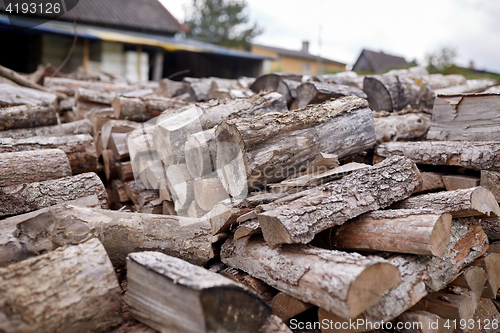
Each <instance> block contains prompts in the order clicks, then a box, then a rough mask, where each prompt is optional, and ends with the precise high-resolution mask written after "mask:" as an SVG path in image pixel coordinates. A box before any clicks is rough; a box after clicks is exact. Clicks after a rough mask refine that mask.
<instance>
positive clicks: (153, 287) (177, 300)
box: [125, 252, 271, 333]
mask: <svg viewBox="0 0 500 333" xmlns="http://www.w3.org/2000/svg"><path fill="white" fill-rule="evenodd" d="M127 280H128V290H127V293H126V294H125V302H126V303H127V304H128V306H129V310H130V312H131V313H132V315H133V316H134V317H135V318H136V319H138V320H139V321H141V322H143V323H145V324H147V325H148V326H151V327H153V328H155V329H157V330H160V331H165V330H168V331H179V332H180V331H182V332H192V333H201V332H242V333H243V332H245V333H251V332H257V331H258V330H259V328H260V327H261V326H262V325H263V324H264V323H265V321H266V319H267V318H268V316H269V315H270V314H271V309H270V308H269V307H268V306H267V305H266V303H265V302H264V301H263V300H261V299H260V298H258V297H257V296H255V295H254V294H253V293H252V292H250V291H249V290H248V289H247V288H245V287H244V286H243V285H241V284H238V283H236V282H233V281H231V280H230V279H228V278H225V277H223V276H221V275H219V274H216V273H213V272H210V271H209V270H206V269H204V268H201V267H197V266H194V265H191V264H189V263H187V262H185V261H183V260H181V259H177V258H173V257H170V256H167V255H164V254H162V253H157V252H138V253H131V254H130V255H129V256H128V258H127ZM159 291H161V292H159ZM153 304H154V305H153Z"/></svg>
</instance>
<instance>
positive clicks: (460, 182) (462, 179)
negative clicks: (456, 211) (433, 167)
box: [442, 175, 480, 191]
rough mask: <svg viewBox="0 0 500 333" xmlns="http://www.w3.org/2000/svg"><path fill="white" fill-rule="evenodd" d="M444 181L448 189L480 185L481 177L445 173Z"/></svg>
mask: <svg viewBox="0 0 500 333" xmlns="http://www.w3.org/2000/svg"><path fill="white" fill-rule="evenodd" d="M442 178H443V183H444V186H445V187H446V191H454V190H459V189H466V188H473V187H478V186H479V182H480V179H479V177H475V176H468V175H443V177H442Z"/></svg>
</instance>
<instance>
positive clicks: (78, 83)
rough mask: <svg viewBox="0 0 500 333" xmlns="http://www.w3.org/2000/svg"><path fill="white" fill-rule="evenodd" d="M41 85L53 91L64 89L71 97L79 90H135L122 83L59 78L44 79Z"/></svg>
mask: <svg viewBox="0 0 500 333" xmlns="http://www.w3.org/2000/svg"><path fill="white" fill-rule="evenodd" d="M43 85H44V87H46V88H50V89H52V90H55V91H59V89H64V91H66V92H68V94H69V95H71V96H73V95H74V93H75V92H76V91H77V90H78V89H79V88H87V89H92V90H97V91H127V90H133V89H135V87H134V86H130V85H128V84H126V83H123V82H120V83H117V82H112V83H111V82H101V81H87V80H74V79H69V78H60V77H46V78H45V80H44V82H43ZM70 92H71V93H70Z"/></svg>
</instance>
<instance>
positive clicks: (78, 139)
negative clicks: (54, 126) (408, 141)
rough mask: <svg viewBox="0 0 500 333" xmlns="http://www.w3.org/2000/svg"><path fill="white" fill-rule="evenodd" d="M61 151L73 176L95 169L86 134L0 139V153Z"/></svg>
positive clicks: (91, 148)
mask: <svg viewBox="0 0 500 333" xmlns="http://www.w3.org/2000/svg"><path fill="white" fill-rule="evenodd" d="M57 148H59V149H61V150H62V151H64V152H65V153H66V155H67V156H68V159H69V163H70V165H71V171H72V172H73V174H79V173H84V172H92V171H95V170H96V167H97V156H96V151H95V147H94V141H93V139H92V137H91V136H90V135H88V134H78V135H66V136H61V137H38V136H36V137H31V138H24V139H10V138H0V153H7V152H18V151H28V150H39V149H57Z"/></svg>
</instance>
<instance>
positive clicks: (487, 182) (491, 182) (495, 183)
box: [479, 170, 500, 202]
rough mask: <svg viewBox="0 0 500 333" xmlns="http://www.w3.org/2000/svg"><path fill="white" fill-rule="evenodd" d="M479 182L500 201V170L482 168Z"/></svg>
mask: <svg viewBox="0 0 500 333" xmlns="http://www.w3.org/2000/svg"><path fill="white" fill-rule="evenodd" d="M479 184H480V185H481V186H482V187H484V188H486V189H487V190H489V191H490V192H491V193H492V194H493V195H494V196H495V199H496V200H497V201H498V202H500V172H497V171H487V170H481V180H480V182H479Z"/></svg>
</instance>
